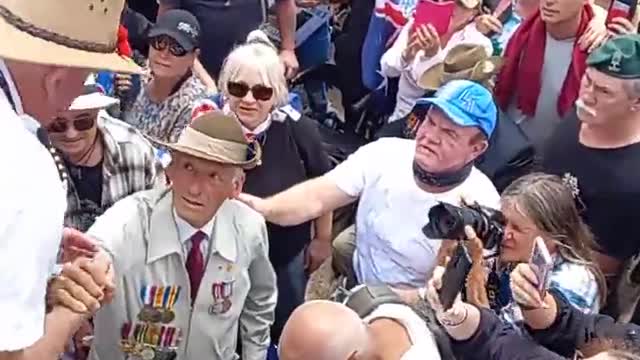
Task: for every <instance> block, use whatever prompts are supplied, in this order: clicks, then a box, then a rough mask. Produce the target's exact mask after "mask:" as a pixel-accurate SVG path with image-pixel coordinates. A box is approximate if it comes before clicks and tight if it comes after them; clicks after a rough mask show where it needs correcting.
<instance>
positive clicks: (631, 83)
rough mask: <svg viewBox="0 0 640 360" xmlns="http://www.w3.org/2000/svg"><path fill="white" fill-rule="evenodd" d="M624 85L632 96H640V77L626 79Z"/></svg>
mask: <svg viewBox="0 0 640 360" xmlns="http://www.w3.org/2000/svg"><path fill="white" fill-rule="evenodd" d="M622 86H623V87H624V90H625V91H626V92H627V95H629V97H630V98H632V99H635V98H639V97H640V79H631V80H624V82H623V83H622Z"/></svg>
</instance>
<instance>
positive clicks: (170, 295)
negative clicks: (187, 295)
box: [160, 286, 182, 324]
mask: <svg viewBox="0 0 640 360" xmlns="http://www.w3.org/2000/svg"><path fill="white" fill-rule="evenodd" d="M181 289H182V288H181V287H180V286H170V287H168V288H167V289H166V296H165V299H166V300H165V301H164V303H163V306H162V308H163V311H162V314H161V316H160V321H161V322H162V323H163V324H168V323H170V322H172V321H173V320H174V319H175V318H176V314H175V312H174V311H173V308H174V306H175V304H176V302H177V301H178V298H179V297H180V290H181Z"/></svg>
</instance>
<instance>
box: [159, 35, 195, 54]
mask: <svg viewBox="0 0 640 360" xmlns="http://www.w3.org/2000/svg"><path fill="white" fill-rule="evenodd" d="M151 47H152V48H154V49H156V50H157V51H164V50H165V49H167V48H169V53H170V54H171V55H173V56H175V57H183V56H185V55H187V53H188V51H187V50H186V49H185V48H183V47H182V45H180V44H178V42H176V41H175V40H173V39H172V38H170V37H167V36H156V37H154V38H152V39H151Z"/></svg>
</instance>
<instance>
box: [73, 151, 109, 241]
mask: <svg viewBox="0 0 640 360" xmlns="http://www.w3.org/2000/svg"><path fill="white" fill-rule="evenodd" d="M66 165H67V170H68V172H69V176H70V177H71V181H72V183H73V184H72V186H73V188H74V189H75V192H76V194H77V195H78V204H77V206H73V207H70V208H71V209H70V211H74V212H75V214H67V215H69V216H72V217H73V218H75V219H76V221H78V222H79V223H77V224H74V226H76V227H77V228H78V230H81V231H86V230H87V229H88V228H89V227H90V226H91V225H92V224H93V222H94V221H95V219H96V217H98V216H100V215H102V213H103V210H102V183H103V173H102V161H101V162H100V163H99V164H98V165H96V166H77V165H74V164H71V163H69V162H66Z"/></svg>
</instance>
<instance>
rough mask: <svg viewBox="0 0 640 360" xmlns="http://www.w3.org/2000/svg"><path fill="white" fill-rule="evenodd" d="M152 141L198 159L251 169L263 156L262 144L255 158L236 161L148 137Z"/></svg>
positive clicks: (258, 163)
mask: <svg viewBox="0 0 640 360" xmlns="http://www.w3.org/2000/svg"><path fill="white" fill-rule="evenodd" d="M147 138H148V139H149V140H150V141H151V142H153V143H156V144H158V145H160V146H163V147H166V148H167V149H170V150H173V151H177V152H180V153H183V154H187V155H191V156H194V157H197V158H198V159H203V160H208V161H215V162H217V163H220V164H226V165H234V166H239V167H241V168H243V169H245V170H250V169H253V168H254V167H256V166H258V165H260V158H261V156H260V155H261V149H260V146H258V150H257V151H256V153H255V154H254V156H253V158H251V159H250V160H248V161H234V160H231V159H228V158H224V157H222V156H219V155H215V154H209V153H205V152H202V151H200V150H198V149H195V148H192V147H189V146H185V145H179V144H170V143H167V142H164V141H160V140H157V139H153V138H150V137H147Z"/></svg>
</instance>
